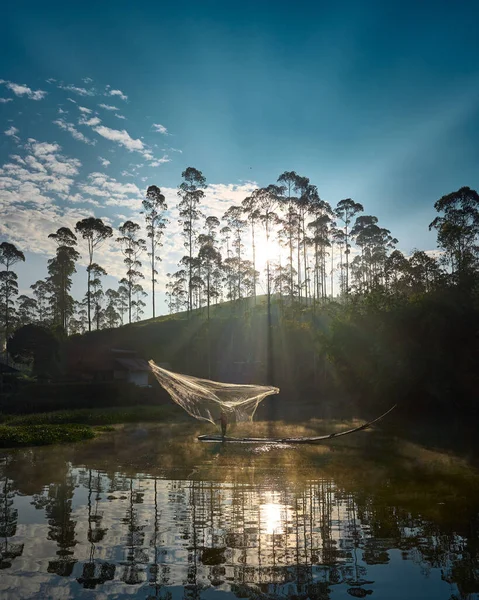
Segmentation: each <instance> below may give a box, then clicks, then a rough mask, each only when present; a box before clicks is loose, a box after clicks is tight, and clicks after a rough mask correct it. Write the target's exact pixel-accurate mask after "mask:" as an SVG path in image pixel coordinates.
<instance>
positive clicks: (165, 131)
mask: <svg viewBox="0 0 479 600" xmlns="http://www.w3.org/2000/svg"><path fill="white" fill-rule="evenodd" d="M151 128H152V129H153V131H156V132H157V133H162V134H163V135H168V129H167V128H166V127H165V126H164V125H162V124H161V123H153V125H152V126H151Z"/></svg>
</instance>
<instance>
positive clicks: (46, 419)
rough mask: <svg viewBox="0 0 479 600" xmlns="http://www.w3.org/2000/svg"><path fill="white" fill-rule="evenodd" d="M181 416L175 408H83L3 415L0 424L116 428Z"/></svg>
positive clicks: (9, 425) (166, 406)
mask: <svg viewBox="0 0 479 600" xmlns="http://www.w3.org/2000/svg"><path fill="white" fill-rule="evenodd" d="M181 416H182V415H181V413H180V412H179V409H177V408H176V407H175V406H173V405H171V406H169V405H165V406H163V405H162V406H132V407H112V408H82V409H76V410H55V411H52V412H45V413H32V414H28V415H5V414H4V415H2V416H1V417H0V422H1V423H3V425H6V426H8V427H11V426H18V425H66V424H71V423H75V424H81V425H115V424H117V423H137V422H140V421H143V422H157V421H165V420H167V419H172V418H174V419H178V418H180V417H181Z"/></svg>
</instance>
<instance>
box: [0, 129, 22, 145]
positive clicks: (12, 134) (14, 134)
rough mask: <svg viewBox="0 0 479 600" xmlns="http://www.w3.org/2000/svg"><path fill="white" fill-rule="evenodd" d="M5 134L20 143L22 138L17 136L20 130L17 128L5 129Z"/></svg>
mask: <svg viewBox="0 0 479 600" xmlns="http://www.w3.org/2000/svg"><path fill="white" fill-rule="evenodd" d="M3 133H4V134H5V135H8V136H10V137H12V138H13V139H14V140H16V141H17V142H19V141H20V138H19V137H18V135H17V133H18V129H17V128H16V127H14V126H13V125H12V126H11V127H9V128H8V129H5V131H4V132H3Z"/></svg>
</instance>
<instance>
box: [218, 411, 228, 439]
mask: <svg viewBox="0 0 479 600" xmlns="http://www.w3.org/2000/svg"><path fill="white" fill-rule="evenodd" d="M220 424H221V437H222V438H223V439H224V438H225V435H226V428H227V427H228V419H227V418H226V413H225V412H224V411H221V416H220Z"/></svg>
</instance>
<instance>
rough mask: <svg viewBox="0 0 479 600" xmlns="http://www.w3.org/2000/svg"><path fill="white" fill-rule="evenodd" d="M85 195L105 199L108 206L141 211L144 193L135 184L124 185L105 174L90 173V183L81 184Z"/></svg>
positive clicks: (104, 202)
mask: <svg viewBox="0 0 479 600" xmlns="http://www.w3.org/2000/svg"><path fill="white" fill-rule="evenodd" d="M78 187H79V189H80V190H81V192H82V194H83V195H86V196H95V197H97V198H103V204H104V205H106V206H123V207H125V208H129V209H130V210H135V211H139V210H140V208H141V200H142V193H141V191H140V189H139V188H138V186H137V185H136V184H134V183H122V182H120V181H117V180H116V179H115V178H114V177H110V176H109V175H106V174H105V173H90V175H89V176H88V181H87V182H85V183H81V184H79V186H78Z"/></svg>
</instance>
